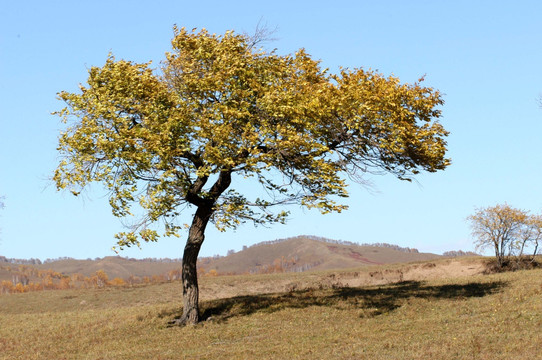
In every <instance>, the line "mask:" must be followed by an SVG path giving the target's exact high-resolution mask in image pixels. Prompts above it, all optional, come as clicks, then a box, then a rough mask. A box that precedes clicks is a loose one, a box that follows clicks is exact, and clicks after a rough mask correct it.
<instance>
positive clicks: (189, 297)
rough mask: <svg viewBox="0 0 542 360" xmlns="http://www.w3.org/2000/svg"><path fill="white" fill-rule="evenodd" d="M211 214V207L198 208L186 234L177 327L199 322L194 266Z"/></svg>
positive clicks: (196, 274)
mask: <svg viewBox="0 0 542 360" xmlns="http://www.w3.org/2000/svg"><path fill="white" fill-rule="evenodd" d="M211 214H212V208H211V207H203V206H201V207H198V210H197V211H196V214H195V215H194V219H193V220H192V226H191V227H190V231H189V232H188V240H187V241H186V245H185V247H184V254H183V265H182V280H183V316H182V317H181V319H179V320H178V321H176V323H177V324H179V325H186V324H196V323H197V322H198V321H199V305H198V300H199V288H198V273H197V268H196V264H197V260H198V254H199V250H200V248H201V244H203V240H204V239H205V235H204V234H205V227H206V226H207V223H208V222H209V219H210V217H211Z"/></svg>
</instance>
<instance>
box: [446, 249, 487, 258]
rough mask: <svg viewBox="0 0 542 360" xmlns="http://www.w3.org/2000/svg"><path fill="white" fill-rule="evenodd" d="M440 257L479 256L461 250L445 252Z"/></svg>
mask: <svg viewBox="0 0 542 360" xmlns="http://www.w3.org/2000/svg"><path fill="white" fill-rule="evenodd" d="M442 256H449V257H459V256H480V254H477V253H475V252H472V251H463V250H452V251H445V252H443V253H442Z"/></svg>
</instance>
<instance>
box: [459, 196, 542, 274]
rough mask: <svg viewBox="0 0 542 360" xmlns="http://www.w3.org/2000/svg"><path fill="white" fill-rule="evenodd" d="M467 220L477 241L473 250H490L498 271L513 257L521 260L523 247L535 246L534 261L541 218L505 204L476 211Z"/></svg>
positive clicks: (540, 233)
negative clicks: (495, 260)
mask: <svg viewBox="0 0 542 360" xmlns="http://www.w3.org/2000/svg"><path fill="white" fill-rule="evenodd" d="M467 220H468V221H469V222H470V225H471V229H472V235H473V236H474V237H475V238H476V240H475V245H476V248H477V249H479V250H482V249H486V248H490V249H493V250H494V252H495V257H496V259H497V266H498V267H499V268H502V267H503V266H504V265H505V264H506V263H507V262H508V261H509V260H510V258H511V257H512V256H514V257H516V258H517V259H518V260H520V259H521V258H522V256H523V255H524V250H525V248H526V246H533V247H534V252H533V260H534V257H535V255H536V253H537V249H538V243H539V241H540V239H541V238H542V217H541V216H540V215H529V213H528V212H527V211H525V210H521V209H516V208H513V207H511V206H509V205H508V204H504V205H496V206H490V207H487V208H480V209H477V210H476V212H475V213H474V214H473V215H470V216H469V217H467Z"/></svg>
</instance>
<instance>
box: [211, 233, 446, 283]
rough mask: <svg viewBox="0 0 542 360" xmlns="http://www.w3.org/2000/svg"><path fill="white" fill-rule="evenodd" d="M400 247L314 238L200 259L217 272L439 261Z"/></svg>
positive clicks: (310, 268) (229, 272)
mask: <svg viewBox="0 0 542 360" xmlns="http://www.w3.org/2000/svg"><path fill="white" fill-rule="evenodd" d="M439 257H440V256H439V255H436V254H429V253H419V252H418V251H417V250H416V249H410V248H401V247H399V246H394V245H389V244H380V245H378V246H377V245H359V244H355V243H349V242H340V241H335V240H329V239H325V238H318V237H314V236H298V237H295V238H288V239H283V240H275V241H270V242H263V243H259V244H256V245H253V246H251V247H249V248H246V249H244V250H242V251H240V252H237V253H232V254H230V255H229V256H226V257H221V258H216V259H213V258H210V259H202V260H201V266H203V267H204V268H205V269H206V270H207V271H210V270H213V269H214V270H216V271H217V272H218V273H219V274H220V273H228V274H243V273H266V272H281V271H285V272H302V271H307V270H331V269H346V268H353V267H359V266H368V265H382V264H392V263H406V262H412V261H423V260H431V259H436V258H439Z"/></svg>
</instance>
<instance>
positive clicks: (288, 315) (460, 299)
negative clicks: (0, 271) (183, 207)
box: [0, 259, 542, 359]
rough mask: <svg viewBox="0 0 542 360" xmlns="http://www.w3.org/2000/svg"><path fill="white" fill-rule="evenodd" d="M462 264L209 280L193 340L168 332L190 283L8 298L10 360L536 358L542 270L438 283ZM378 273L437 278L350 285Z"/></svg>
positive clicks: (2, 311) (183, 332) (2, 319)
mask: <svg viewBox="0 0 542 360" xmlns="http://www.w3.org/2000/svg"><path fill="white" fill-rule="evenodd" d="M454 261H458V260H454ZM462 261H463V260H461V261H460V262H462ZM480 261H482V260H479V259H478V262H474V260H468V261H467V260H465V262H464V267H465V269H467V268H469V267H475V266H476V264H480ZM452 263H453V262H452V261H451V260H447V261H440V260H439V261H437V262H431V263H429V264H433V265H427V264H428V263H418V264H409V265H404V266H403V267H400V266H387V267H379V268H371V270H363V269H357V270H350V271H341V272H321V273H311V274H280V275H266V276H264V275H259V276H231V277H218V278H205V279H203V282H202V298H203V299H204V300H203V302H202V310H203V311H204V316H205V317H206V318H207V319H208V321H205V322H203V323H202V324H200V325H198V326H195V327H187V328H178V327H168V325H167V324H168V321H170V320H171V319H173V318H175V317H176V316H178V315H179V314H180V312H181V309H180V284H179V283H169V284H160V285H150V286H138V287H134V288H127V289H105V290H66V291H44V292H39V293H26V294H12V295H9V296H1V297H0V349H2V351H0V359H286V358H288V359H525V358H536V357H537V356H538V355H539V354H540V347H541V344H542V334H541V331H540V329H541V328H542V280H541V279H542V270H526V271H518V272H514V273H501V274H492V275H481V274H479V275H468V276H460V277H444V276H441V275H438V274H439V273H438V270H439V268H441V267H442V268H446V266H449V265H450V264H452ZM454 266H457V264H456V265H454ZM375 269H377V271H380V272H381V273H382V274H384V275H385V274H386V271H388V273H392V272H393V271H402V273H403V274H413V273H416V272H420V273H421V272H422V270H423V269H427V271H428V272H429V271H433V273H434V274H436V275H434V276H432V277H431V276H429V275H427V274H426V275H425V276H426V279H424V280H421V279H420V280H403V281H402V282H399V283H387V284H373V285H356V286H346V285H345V283H346V282H348V281H353V280H352V279H357V278H365V277H366V278H367V279H369V280H370V278H371V277H370V276H369V275H368V272H369V271H371V272H374V271H375ZM420 273H417V275H416V276H421V275H420ZM384 275H383V276H384ZM404 276H406V275H404ZM390 280H391V279H390ZM378 281H382V280H378ZM266 289H267V290H266Z"/></svg>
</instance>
